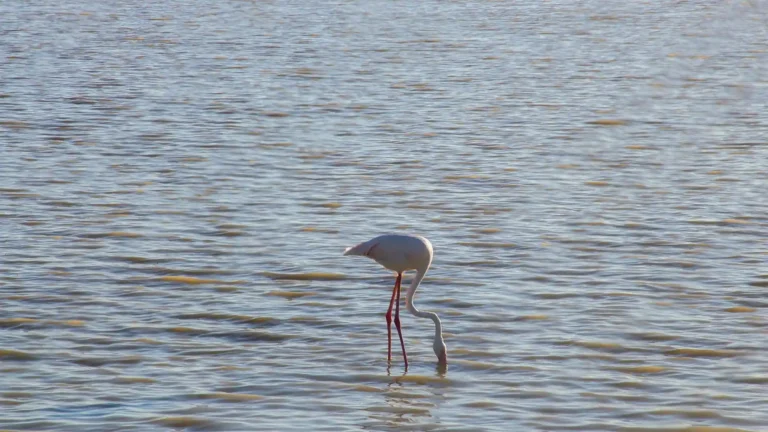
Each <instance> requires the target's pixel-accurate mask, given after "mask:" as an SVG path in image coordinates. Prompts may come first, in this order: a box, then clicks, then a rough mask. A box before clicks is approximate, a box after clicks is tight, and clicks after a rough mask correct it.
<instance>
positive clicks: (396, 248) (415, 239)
mask: <svg viewBox="0 0 768 432" xmlns="http://www.w3.org/2000/svg"><path fill="white" fill-rule="evenodd" d="M344 255H360V256H364V257H368V258H371V259H372V260H374V261H376V262H377V263H379V264H381V265H382V266H384V267H385V268H387V269H389V270H392V271H394V272H396V273H397V278H396V279H395V287H394V288H393V289H392V298H390V300H389V309H388V310H387V314H386V315H385V317H386V319H387V361H389V362H391V361H392V306H393V305H394V306H395V327H397V335H398V336H399V337H400V347H401V348H402V349H403V360H404V362H405V368H406V369H408V355H407V354H406V352H405V342H403V332H402V330H401V329H400V282H401V281H402V279H403V272H404V271H406V270H416V276H415V277H414V278H413V281H412V282H411V286H410V287H409V288H408V292H407V293H406V294H405V305H406V307H407V308H408V310H409V311H410V312H411V313H412V314H413V315H416V316H417V317H419V318H429V319H431V320H432V321H434V323H435V340H434V343H433V344H432V348H433V349H434V351H435V355H436V356H437V360H438V364H439V365H443V366H444V365H446V364H447V362H448V355H447V350H446V347H445V342H444V341H443V326H442V325H441V323H440V318H439V317H438V316H437V314H436V313H434V312H426V311H420V310H418V309H416V306H414V305H413V296H414V295H415V294H416V288H418V287H419V283H420V282H421V280H422V279H424V275H426V274H427V270H429V266H430V264H431V263H432V243H430V242H429V240H427V239H426V238H424V237H421V236H417V235H404V234H385V235H380V236H378V237H375V238H372V239H370V240H368V241H366V242H363V243H360V244H358V245H355V246H352V247H349V248H347V249H346V250H345V251H344Z"/></svg>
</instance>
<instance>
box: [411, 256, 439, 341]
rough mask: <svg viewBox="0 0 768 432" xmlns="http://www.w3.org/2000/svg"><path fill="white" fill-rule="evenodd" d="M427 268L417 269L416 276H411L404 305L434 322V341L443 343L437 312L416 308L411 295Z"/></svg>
mask: <svg viewBox="0 0 768 432" xmlns="http://www.w3.org/2000/svg"><path fill="white" fill-rule="evenodd" d="M427 270H429V266H427V267H426V268H424V269H418V270H417V271H416V276H414V277H413V280H412V281H411V286H410V287H408V292H407V293H406V294H405V306H406V307H407V308H408V310H409V311H410V312H411V313H412V314H414V315H416V316H417V317H419V318H429V319H431V320H432V321H433V322H434V323H435V343H438V341H439V342H440V343H441V344H444V342H443V325H442V324H441V323H440V318H439V317H438V316H437V314H436V313H434V312H427V311H420V310H418V309H416V306H414V305H413V296H414V295H415V294H416V288H418V287H419V284H420V283H421V280H422V279H424V276H425V275H426V274H427Z"/></svg>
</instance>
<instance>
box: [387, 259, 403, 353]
mask: <svg viewBox="0 0 768 432" xmlns="http://www.w3.org/2000/svg"><path fill="white" fill-rule="evenodd" d="M402 277H403V275H402V274H401V273H398V274H397V279H395V287H394V288H393V289H392V298H391V299H389V309H387V314H386V315H385V316H386V318H387V361H390V362H391V361H392V305H393V304H394V302H395V294H397V293H398V288H400V279H401V278H402Z"/></svg>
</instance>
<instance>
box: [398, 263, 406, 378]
mask: <svg viewBox="0 0 768 432" xmlns="http://www.w3.org/2000/svg"><path fill="white" fill-rule="evenodd" d="M401 278H402V274H398V275H397V284H396V285H397V286H396V289H397V298H396V299H395V302H396V303H395V327H397V335H398V336H400V347H401V348H402V349H403V360H404V361H405V368H406V369H408V354H406V353H405V342H403V331H402V330H401V329H400V279H401Z"/></svg>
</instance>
